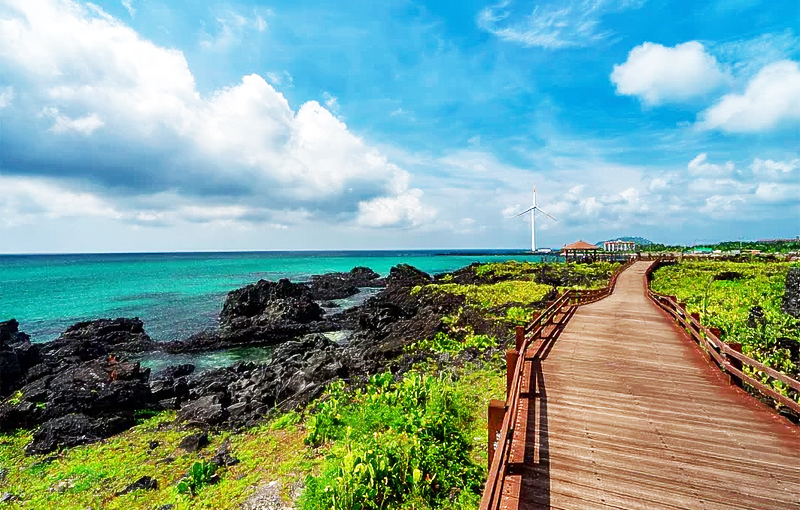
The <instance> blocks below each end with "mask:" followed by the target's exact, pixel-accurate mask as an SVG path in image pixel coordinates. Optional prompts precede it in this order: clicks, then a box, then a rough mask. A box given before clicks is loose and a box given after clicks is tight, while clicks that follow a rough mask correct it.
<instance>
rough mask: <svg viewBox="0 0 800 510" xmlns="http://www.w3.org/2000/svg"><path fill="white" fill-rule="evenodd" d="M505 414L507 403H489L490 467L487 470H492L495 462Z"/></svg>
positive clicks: (497, 401)
mask: <svg viewBox="0 0 800 510" xmlns="http://www.w3.org/2000/svg"><path fill="white" fill-rule="evenodd" d="M505 413H506V403H505V402H503V401H502V400H490V401H489V419H488V420H487V421H488V429H489V442H488V447H489V448H488V450H489V466H488V467H487V469H491V468H492V460H494V452H495V448H496V447H497V434H498V433H499V432H500V428H501V427H502V426H503V415H505Z"/></svg>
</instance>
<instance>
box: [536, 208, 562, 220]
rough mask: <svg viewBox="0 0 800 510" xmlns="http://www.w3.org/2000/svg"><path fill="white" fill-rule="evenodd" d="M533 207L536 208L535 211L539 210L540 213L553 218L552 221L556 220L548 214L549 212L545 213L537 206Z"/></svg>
mask: <svg viewBox="0 0 800 510" xmlns="http://www.w3.org/2000/svg"><path fill="white" fill-rule="evenodd" d="M535 209H536V210H537V211H539V212H540V213H542V214H544V215H545V216H547V217H548V218H550V219H551V220H553V221H558V220H557V219H555V218H553V217H552V216H550V215H549V214H547V213H546V212H544V211H542V210H541V209H539V208H538V207H536V208H535Z"/></svg>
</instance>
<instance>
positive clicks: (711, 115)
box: [698, 60, 800, 133]
mask: <svg viewBox="0 0 800 510" xmlns="http://www.w3.org/2000/svg"><path fill="white" fill-rule="evenodd" d="M797 122H800V67H798V64H797V62H793V61H791V60H782V61H780V62H775V63H773V64H770V65H767V66H765V67H764V68H763V69H761V71H759V73H758V74H757V75H756V76H755V77H754V78H753V79H752V80H751V81H750V83H748V85H747V88H746V89H745V91H744V93H742V94H736V93H732V94H727V95H725V96H723V97H722V98H721V99H720V100H719V101H717V103H716V104H714V105H713V106H712V107H710V108H708V109H707V110H705V111H703V112H701V113H700V115H698V127H700V128H701V129H720V130H722V131H727V132H731V133H753V132H761V131H768V130H771V129H775V128H777V127H779V126H781V125H783V124H789V123H795V125H796V123H797Z"/></svg>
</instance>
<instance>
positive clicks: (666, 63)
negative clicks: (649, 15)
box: [611, 41, 728, 106]
mask: <svg viewBox="0 0 800 510" xmlns="http://www.w3.org/2000/svg"><path fill="white" fill-rule="evenodd" d="M727 80H728V76H727V75H726V74H725V72H724V71H723V70H722V68H721V67H720V64H719V62H717V60H716V59H715V58H714V57H713V56H712V55H709V54H708V53H707V52H706V50H705V48H704V47H703V45H702V44H701V43H699V42H697V41H690V42H687V43H683V44H678V45H677V46H675V47H673V48H670V47H667V46H662V45H660V44H655V43H650V42H646V43H644V44H642V45H640V46H637V47H635V48H633V49H632V50H631V51H630V53H629V54H628V59H627V60H626V61H625V62H624V63H622V64H620V65H615V66H614V70H613V71H612V73H611V82H612V83H613V84H614V85H615V86H616V89H617V94H621V95H626V96H636V97H638V98H639V99H640V100H641V101H642V102H643V103H644V104H647V105H651V106H654V105H659V104H663V103H680V102H685V101H689V100H692V99H695V98H698V97H703V96H705V95H706V94H708V93H709V92H712V91H714V90H716V89H718V88H719V87H720V86H721V85H722V84H724V83H725V82H726V81H727Z"/></svg>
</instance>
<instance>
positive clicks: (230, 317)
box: [159, 279, 324, 352]
mask: <svg viewBox="0 0 800 510" xmlns="http://www.w3.org/2000/svg"><path fill="white" fill-rule="evenodd" d="M323 314H324V312H323V310H322V308H321V307H320V306H319V305H318V304H317V303H316V302H315V301H314V297H313V294H312V292H311V290H310V289H309V287H308V286H307V285H305V284H300V283H292V282H290V281H289V280H287V279H282V280H279V281H277V282H271V281H267V280H259V281H258V282H257V283H254V284H251V285H247V286H245V287H242V288H240V289H236V290H234V291H231V292H229V293H228V296H227V297H226V299H225V303H224V304H223V307H222V312H221V313H220V316H219V321H220V326H221V327H220V329H219V330H216V331H204V332H202V333H199V334H196V335H192V336H191V337H189V338H187V339H185V340H180V341H176V342H169V343H163V344H160V346H159V347H160V348H161V349H162V350H165V351H167V352H192V351H204V350H214V349H225V348H230V347H236V346H241V345H273V344H277V343H281V342H284V341H286V340H290V339H291V338H294V337H298V336H301V335H304V334H306V333H308V332H310V331H311V330H312V329H314V328H315V327H316V324H317V323H319V322H320V321H321V320H322V317H323Z"/></svg>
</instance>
